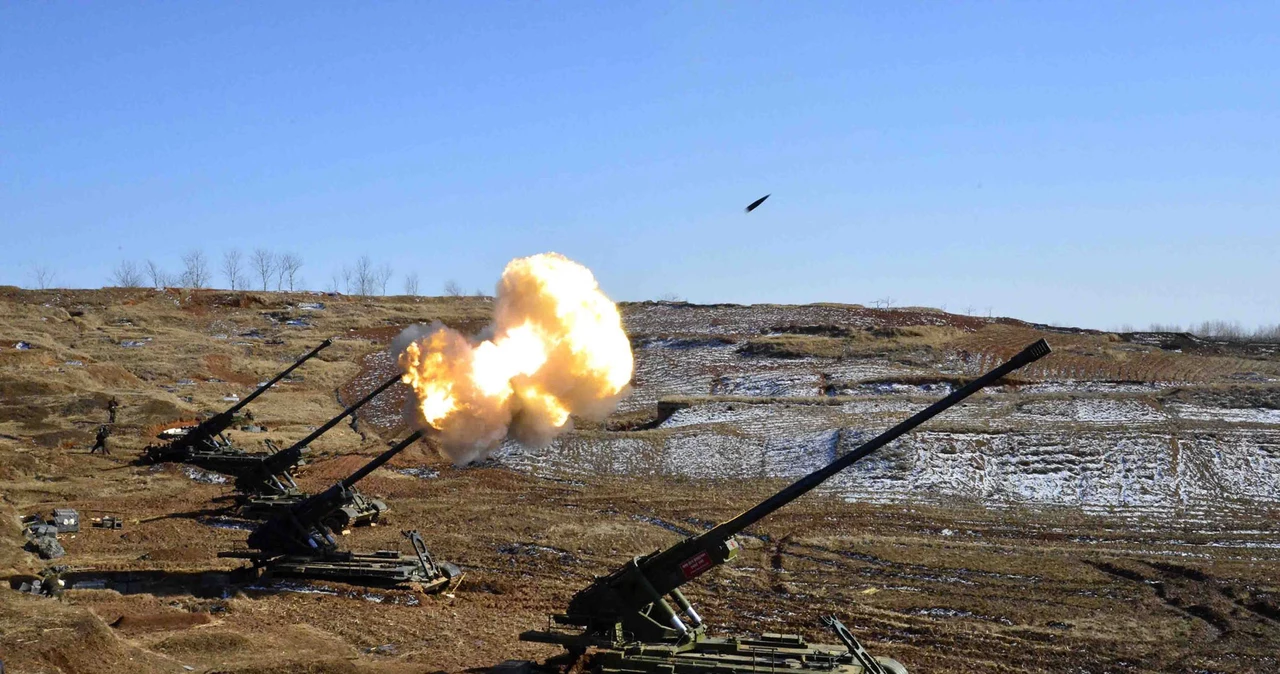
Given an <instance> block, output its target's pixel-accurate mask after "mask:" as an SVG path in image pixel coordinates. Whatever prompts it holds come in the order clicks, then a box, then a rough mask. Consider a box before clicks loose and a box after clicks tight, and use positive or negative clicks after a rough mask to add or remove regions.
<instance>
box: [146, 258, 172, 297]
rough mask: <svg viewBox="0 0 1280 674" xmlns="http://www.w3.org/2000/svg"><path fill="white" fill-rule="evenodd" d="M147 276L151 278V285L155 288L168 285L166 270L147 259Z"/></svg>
mask: <svg viewBox="0 0 1280 674" xmlns="http://www.w3.org/2000/svg"><path fill="white" fill-rule="evenodd" d="M147 276H148V277H150V278H151V285H152V286H153V287H155V288H156V289H157V290H159V289H161V288H164V287H165V286H167V285H169V274H168V272H166V271H165V270H163V269H161V268H160V265H158V264H156V263H155V262H152V261H151V260H147Z"/></svg>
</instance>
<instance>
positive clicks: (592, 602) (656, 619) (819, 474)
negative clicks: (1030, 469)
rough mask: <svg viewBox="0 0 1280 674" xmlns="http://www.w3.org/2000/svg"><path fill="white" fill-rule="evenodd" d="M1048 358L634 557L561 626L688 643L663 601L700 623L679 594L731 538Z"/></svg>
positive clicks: (974, 388)
mask: <svg viewBox="0 0 1280 674" xmlns="http://www.w3.org/2000/svg"><path fill="white" fill-rule="evenodd" d="M1049 352H1050V349H1049V345H1048V343H1046V342H1045V341H1044V340H1043V339H1042V340H1040V341H1038V342H1036V343H1034V344H1032V345H1030V346H1028V347H1027V348H1025V349H1023V350H1022V351H1021V352H1020V353H1018V354H1017V355H1016V356H1014V357H1013V358H1011V359H1009V361H1008V362H1006V363H1004V364H1002V365H1000V366H999V367H996V368H995V369H993V370H991V371H990V372H988V373H986V374H984V375H982V376H981V377H978V378H977V379H975V380H973V381H972V382H969V383H968V384H966V385H965V386H963V387H961V388H959V389H957V390H956V391H954V392H952V393H951V394H950V395H948V396H947V397H945V398H943V399H942V400H939V401H938V402H936V403H934V404H932V405H930V406H929V407H927V408H925V409H924V410H921V411H920V412H917V413H916V414H914V415H912V416H911V417H910V418H908V419H907V420H905V421H903V422H901V423H899V424H898V425H896V426H894V427H893V428H890V429H889V430H887V431H885V432H884V433H881V434H880V435H878V436H876V437H875V438H874V439H872V440H871V441H869V442H867V443H866V444H864V445H862V446H860V447H858V448H857V449H855V450H853V451H851V452H849V453H848V454H845V455H844V456H842V457H840V458H838V459H836V460H835V461H832V462H831V463H830V464H828V465H826V466H824V467H823V468H820V469H818V470H816V471H814V472H812V473H810V474H808V475H806V476H804V477H802V478H800V479H799V480H797V481H796V482H794V483H792V484H791V485H790V486H788V487H787V488H785V489H783V490H782V491H780V492H778V493H777V494H775V495H773V496H771V497H769V498H767V499H765V500H764V501H761V502H760V503H759V504H758V505H756V506H754V507H752V508H750V509H748V510H746V511H744V512H743V513H742V514H740V515H738V516H737V517H734V518H733V519H731V520H729V521H727V522H724V523H723V524H720V525H718V526H716V527H715V528H713V529H711V530H710V531H708V532H706V533H704V534H702V535H700V536H692V537H689V538H686V539H685V540H683V541H680V542H679V543H676V544H675V545H673V546H671V547H669V548H667V549H666V550H662V551H660V552H655V553H653V554H650V555H647V556H645V557H637V558H635V559H633V560H632V561H631V562H629V563H628V564H627V565H626V566H624V567H623V568H621V569H619V570H617V571H615V572H614V573H612V574H610V575H609V576H605V577H603V578H598V579H596V581H595V582H593V583H592V584H591V585H590V586H588V587H586V588H584V589H583V590H581V591H580V592H578V593H577V594H576V595H574V597H573V599H572V600H571V601H570V603H569V610H568V612H567V614H566V615H565V616H563V617H562V621H563V622H566V623H569V624H575V625H582V626H584V627H587V629H588V631H593V632H597V633H604V632H608V631H609V630H612V629H614V627H615V626H617V625H619V624H622V625H623V626H624V630H625V631H626V632H627V633H628V634H630V635H633V636H634V637H636V638H641V639H642V640H644V637H651V638H658V639H666V638H687V637H688V635H690V634H691V632H690V630H689V628H688V627H686V626H685V624H684V622H683V621H682V620H681V619H680V617H679V616H677V615H676V613H675V611H674V610H673V609H672V607H671V605H670V604H668V603H667V601H666V599H665V598H664V597H666V596H670V597H671V599H673V600H674V601H675V603H676V605H677V607H678V608H679V609H680V610H681V612H682V613H684V614H685V615H686V616H687V617H688V618H689V619H690V620H691V621H692V623H693V626H694V627H695V628H697V627H700V626H701V624H702V619H701V617H699V616H698V614H697V612H696V611H694V610H693V607H692V606H691V605H690V604H689V602H688V600H687V599H685V597H684V595H683V594H681V592H680V590H679V588H680V586H681V585H684V584H685V583H686V582H688V581H690V580H692V579H693V578H696V577H697V576H700V575H702V574H703V573H705V572H706V571H707V570H709V569H711V568H713V567H715V566H717V565H719V564H722V563H724V562H726V561H728V560H729V559H732V558H733V557H734V556H735V555H736V554H737V551H738V544H737V541H736V540H734V539H733V536H734V534H737V533H739V532H741V531H742V530H744V529H746V528H747V527H749V526H751V525H752V524H754V523H756V522H758V521H760V520H761V519H762V518H764V517H765V516H767V515H769V514H770V513H772V512H774V511H775V510H777V509H779V508H781V507H782V506H784V505H786V504H788V503H790V502H792V501H794V500H796V499H797V498H799V497H800V496H801V495H803V494H805V493H807V492H809V491H810V490H812V489H813V488H814V487H817V486H818V485H819V484H822V483H823V482H824V481H826V480H827V479H829V478H830V477H831V476H833V475H835V474H836V473H838V472H840V471H841V470H844V469H845V468H848V467H849V466H850V465H852V464H853V463H855V462H857V461H858V460H860V459H862V458H864V457H866V456H867V455H869V454H871V453H872V452H874V451H876V450H877V449H880V448H881V447H883V446H885V445H887V444H889V443H890V442H892V441H894V440H895V439H897V438H899V437H901V436H902V435H903V434H905V433H907V432H909V431H911V430H912V429H914V428H916V427H917V426H919V425H920V424H922V423H924V422H926V421H928V420H929V419H932V418H933V417H935V416H937V415H938V414H940V413H941V412H943V411H944V410H946V409H947V408H949V407H951V406H953V405H955V404H956V403H959V402H960V401H962V400H964V399H965V398H968V397H969V396H971V395H973V394H974V393H977V392H978V391H979V390H981V389H982V388H984V387H986V386H989V385H991V384H992V383H994V382H996V381H997V380H999V379H1000V378H1001V377H1004V376H1005V375H1008V374H1009V373H1011V372H1013V371H1015V370H1017V369H1019V368H1021V367H1024V366H1026V365H1028V364H1030V363H1032V362H1034V361H1036V360H1039V359H1040V358H1043V357H1044V356H1046V355H1048V354H1049Z"/></svg>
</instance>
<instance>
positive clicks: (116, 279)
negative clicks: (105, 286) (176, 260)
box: [110, 248, 306, 290]
mask: <svg viewBox="0 0 1280 674" xmlns="http://www.w3.org/2000/svg"><path fill="white" fill-rule="evenodd" d="M302 264H303V262H302V257H301V256H300V255H298V254H296V253H274V252H272V251H269V250H267V249H265V248H257V249H254V251H253V252H252V253H250V254H249V255H248V256H247V257H246V256H245V255H243V254H242V253H241V252H240V251H239V250H238V249H235V248H233V249H231V250H228V251H226V252H225V253H223V254H222V266H221V268H220V270H219V271H221V272H222V277H223V279H224V280H225V281H226V285H227V287H228V288H230V289H232V290H248V289H250V288H256V289H261V290H271V289H273V288H274V289H275V290H296V289H298V288H301V287H302V286H304V285H305V283H306V282H305V281H304V280H303V278H302V277H301V276H299V274H298V271H299V270H300V269H302ZM110 280H111V284H112V285H115V286H118V287H121V288H141V287H143V286H146V285H148V284H150V285H151V286H152V287H154V288H164V287H168V286H181V287H183V288H197V289H199V288H209V287H212V285H213V283H214V270H213V266H212V263H211V262H210V261H209V258H208V257H207V256H206V255H205V254H204V252H203V251H200V250H192V251H190V252H188V253H186V254H185V255H183V256H182V270H181V271H179V272H176V273H173V272H170V271H168V270H166V269H164V268H163V267H161V266H160V265H159V264H156V262H155V261H154V260H146V261H144V262H143V263H142V264H138V263H136V262H134V261H133V260H121V261H120V264H118V265H116V267H115V269H112V270H111V279H110Z"/></svg>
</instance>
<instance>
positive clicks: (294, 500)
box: [236, 375, 400, 529]
mask: <svg viewBox="0 0 1280 674" xmlns="http://www.w3.org/2000/svg"><path fill="white" fill-rule="evenodd" d="M398 381H400V377H399V375H397V376H395V377H392V378H391V379H388V380H387V381H386V382H384V383H383V384H382V385H381V386H379V387H378V388H376V389H374V390H373V391H371V392H370V393H369V394H368V395H366V396H365V397H363V398H361V399H360V400H358V401H356V402H355V403H354V404H352V405H351V406H350V407H347V408H346V409H345V410H343V411H342V413H341V414H339V415H338V416H336V417H334V418H332V419H330V420H329V421H327V422H325V424H324V425H323V426H321V427H319V428H317V429H316V430H315V431H313V432H312V433H311V434H310V435H308V436H307V437H305V438H303V439H301V440H299V441H297V442H295V443H294V444H293V445H291V446H290V447H288V448H287V449H282V450H280V451H278V452H276V453H274V454H270V455H268V456H265V457H263V458H262V460H261V461H260V462H259V463H257V464H256V465H253V466H250V467H249V468H247V469H246V470H244V471H243V472H241V473H240V474H238V475H237V476H236V489H237V490H238V491H239V492H240V497H239V499H238V501H239V502H240V509H241V512H242V513H244V514H246V515H249V516H261V515H270V514H271V513H274V512H278V511H280V510H282V509H285V508H290V507H293V506H295V505H297V504H299V503H301V502H302V501H303V500H304V499H306V498H307V494H305V493H303V492H302V490H300V489H298V485H297V483H295V482H294V480H293V475H291V474H290V471H292V470H293V468H294V467H295V466H297V465H298V464H299V463H300V462H301V461H302V454H303V452H304V451H305V450H306V449H307V447H308V446H309V445H310V444H311V443H312V442H314V441H315V439H316V438H318V437H320V436H321V435H324V434H325V433H326V432H328V431H329V430H330V429H332V428H333V427H334V426H337V425H338V423H340V422H341V421H342V420H343V419H345V418H347V417H348V416H350V415H352V414H355V412H356V410H358V409H360V408H361V407H363V406H364V405H365V404H366V403H368V402H369V401H370V400H373V399H374V398H375V397H377V395H378V394H380V393H382V392H383V391H385V390H387V389H388V388H390V387H391V386H392V385H394V384H395V383H396V382H398ZM347 494H348V496H349V497H350V498H349V500H348V501H347V502H346V503H345V504H343V505H342V506H341V507H340V508H338V509H337V510H336V511H335V512H334V514H333V517H332V519H331V520H330V521H329V522H328V524H329V526H330V527H331V528H336V529H344V528H346V527H348V526H352V525H356V524H371V523H373V522H376V521H377V520H378V519H379V518H380V517H381V516H382V514H383V513H385V512H386V511H387V505H386V504H385V503H383V502H382V501H380V500H378V499H373V498H366V497H365V496H364V495H362V494H360V492H358V491H356V489H355V488H354V487H352V488H351V489H349V490H347Z"/></svg>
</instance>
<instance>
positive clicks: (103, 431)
mask: <svg viewBox="0 0 1280 674" xmlns="http://www.w3.org/2000/svg"><path fill="white" fill-rule="evenodd" d="M108 435H111V428H110V427H108V426H106V425H105V424H104V425H102V426H99V427H98V435H97V437H96V438H95V439H94V443H93V449H90V450H89V453H90V454H97V453H98V450H102V453H103V454H110V453H111V450H109V449H107V436H108Z"/></svg>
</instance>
